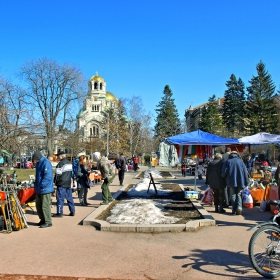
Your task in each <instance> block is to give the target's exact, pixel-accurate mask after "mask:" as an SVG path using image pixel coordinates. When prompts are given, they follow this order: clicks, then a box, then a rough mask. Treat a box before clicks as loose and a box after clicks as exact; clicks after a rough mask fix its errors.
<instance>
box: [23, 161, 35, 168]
mask: <svg viewBox="0 0 280 280" xmlns="http://www.w3.org/2000/svg"><path fill="white" fill-rule="evenodd" d="M33 167H34V165H33V162H32V161H27V162H25V163H24V168H27V169H31V168H33Z"/></svg>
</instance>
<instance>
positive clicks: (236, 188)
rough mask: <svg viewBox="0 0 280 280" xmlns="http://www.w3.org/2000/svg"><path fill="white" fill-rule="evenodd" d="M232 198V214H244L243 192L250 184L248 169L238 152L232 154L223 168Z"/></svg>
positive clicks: (223, 174)
mask: <svg viewBox="0 0 280 280" xmlns="http://www.w3.org/2000/svg"><path fill="white" fill-rule="evenodd" d="M222 176H223V177H224V178H226V182H227V187H228V188H229V193H230V197H231V205H232V214H236V215H241V214H242V197H241V196H242V190H243V188H244V187H245V186H248V184H249V178H248V172H247V168H246V166H245V164H244V162H243V161H242V159H241V158H240V157H239V155H238V153H237V152H235V151H234V152H231V153H230V155H229V158H228V160H227V161H226V162H224V164H223V167H222Z"/></svg>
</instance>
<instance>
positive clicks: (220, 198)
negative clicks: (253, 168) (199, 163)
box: [206, 153, 226, 213]
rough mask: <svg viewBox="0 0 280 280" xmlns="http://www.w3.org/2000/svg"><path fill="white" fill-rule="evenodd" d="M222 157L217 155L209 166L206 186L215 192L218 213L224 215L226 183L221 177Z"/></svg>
mask: <svg viewBox="0 0 280 280" xmlns="http://www.w3.org/2000/svg"><path fill="white" fill-rule="evenodd" d="M223 163H224V162H223V161H222V155H221V154H220V153H216V154H215V157H214V160H213V161H212V162H210V163H209V164H208V167H207V173H206V184H207V185H209V186H210V188H211V189H213V192H214V205H215V212H216V213H224V212H225V210H224V209H223V204H224V198H225V197H224V193H225V187H226V181H225V179H224V178H223V177H222V175H221V171H222V166H223Z"/></svg>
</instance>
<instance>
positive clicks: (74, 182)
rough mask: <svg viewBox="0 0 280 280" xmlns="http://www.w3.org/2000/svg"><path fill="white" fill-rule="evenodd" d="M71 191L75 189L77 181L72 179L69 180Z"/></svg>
mask: <svg viewBox="0 0 280 280" xmlns="http://www.w3.org/2000/svg"><path fill="white" fill-rule="evenodd" d="M71 189H73V190H76V189H77V181H76V180H75V179H74V178H72V179H71Z"/></svg>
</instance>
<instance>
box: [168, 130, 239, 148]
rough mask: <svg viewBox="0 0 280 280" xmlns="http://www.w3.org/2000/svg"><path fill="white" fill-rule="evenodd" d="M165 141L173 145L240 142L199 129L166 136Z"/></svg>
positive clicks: (231, 143) (214, 144)
mask: <svg viewBox="0 0 280 280" xmlns="http://www.w3.org/2000/svg"><path fill="white" fill-rule="evenodd" d="M165 141H167V142H169V143H170V144H173V145H175V144H178V145H212V146H224V145H234V144H240V143H239V141H238V139H234V138H233V139H231V138H224V137H220V136H218V135H215V134H211V133H208V132H204V131H202V130H199V129H198V130H196V131H192V132H188V133H184V134H178V135H175V136H170V137H167V138H166V139H165Z"/></svg>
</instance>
